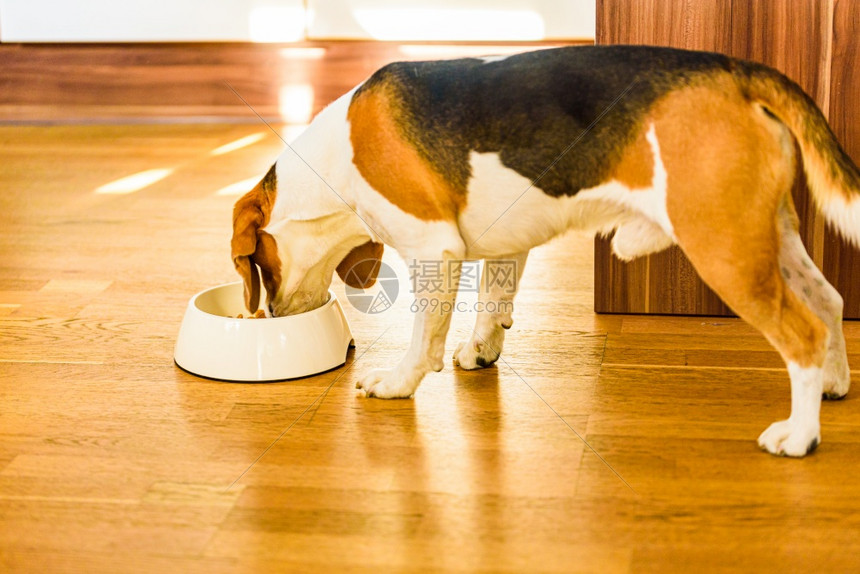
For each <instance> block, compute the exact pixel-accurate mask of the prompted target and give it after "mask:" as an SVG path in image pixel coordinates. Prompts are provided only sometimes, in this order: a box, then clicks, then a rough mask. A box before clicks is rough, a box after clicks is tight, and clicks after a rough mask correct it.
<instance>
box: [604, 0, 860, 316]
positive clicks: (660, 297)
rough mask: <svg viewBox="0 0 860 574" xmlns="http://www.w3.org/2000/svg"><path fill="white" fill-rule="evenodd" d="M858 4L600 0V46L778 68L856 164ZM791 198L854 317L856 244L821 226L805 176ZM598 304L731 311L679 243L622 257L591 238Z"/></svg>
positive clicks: (859, 283) (624, 309) (621, 308)
mask: <svg viewBox="0 0 860 574" xmlns="http://www.w3.org/2000/svg"><path fill="white" fill-rule="evenodd" d="M858 38H860V3H858V2H855V1H853V0H792V1H791V2H785V1H784V0H688V1H685V2H678V1H677V0H649V1H647V2H643V1H640V0H598V1H597V39H596V41H597V43H598V44H654V45H662V46H674V47H678V48H688V49H698V50H709V51H715V52H722V53H725V54H728V55H731V56H735V57H738V58H745V59H750V60H756V61H759V62H763V63H765V64H768V65H771V66H773V67H775V68H776V69H778V70H780V71H782V72H783V73H785V74H786V75H788V76H789V77H791V78H792V79H793V80H795V81H796V82H797V83H799V84H800V85H801V86H802V87H803V89H804V90H806V91H807V93H809V95H810V96H812V97H813V98H814V99H815V101H816V102H817V103H818V105H819V107H821V109H822V110H823V111H824V113H825V115H826V116H827V117H828V119H829V120H830V124H831V126H832V127H833V130H834V132H835V133H836V136H837V138H838V139H839V141H840V142H841V143H842V145H843V147H844V148H845V149H846V150H847V151H848V153H849V154H850V155H851V156H852V158H853V159H854V161H855V162H860V63H858V61H857V60H856V55H857V54H858V53H860V39H858ZM798 179H799V183H798V184H797V185H796V186H795V190H794V198H795V203H796V205H797V210H798V213H799V215H800V218H801V226H802V229H801V234H802V235H803V238H804V242H805V243H806V246H807V249H808V251H809V253H810V255H811V256H812V258H813V260H814V261H815V262H816V264H817V265H818V266H819V267H820V268H821V269H822V270H823V271H824V273H825V275H826V276H827V278H828V280H830V282H831V283H833V284H834V285H835V286H836V288H837V289H838V290H839V292H840V293H842V295H843V297H844V298H845V316H846V317H847V318H860V252H858V250H857V249H855V248H853V247H851V246H849V245H848V244H847V243H845V242H844V241H843V240H842V239H840V238H839V237H838V236H836V235H835V234H834V233H833V232H831V231H830V230H829V229H827V228H826V227H825V223H824V219H823V217H822V216H821V215H820V214H818V213H816V212H815V209H814V207H813V205H812V204H811V202H810V200H809V197H808V194H807V191H806V189H805V185H804V183H803V177H802V175H801V176H800V177H799V178H798ZM595 310H596V311H597V312H602V313H652V314H678V315H728V314H731V310H730V309H728V307H726V306H725V304H723V303H722V301H720V299H719V297H717V296H716V295H715V294H714V293H713V292H712V291H711V290H710V289H708V287H707V286H706V285H705V284H704V283H702V281H701V280H699V279H698V277H697V276H696V273H695V271H694V270H693V268H692V266H691V265H690V263H689V262H688V261H687V260H686V258H684V255H683V254H682V253H681V251H680V249H678V248H677V247H675V248H672V249H669V250H667V251H665V252H663V253H659V254H656V255H652V256H649V257H646V258H642V259H640V260H637V261H633V262H631V263H623V262H621V261H619V260H618V259H617V258H615V257H614V256H613V255H612V254H611V250H610V246H609V241H608V240H601V239H598V240H597V241H596V244H595Z"/></svg>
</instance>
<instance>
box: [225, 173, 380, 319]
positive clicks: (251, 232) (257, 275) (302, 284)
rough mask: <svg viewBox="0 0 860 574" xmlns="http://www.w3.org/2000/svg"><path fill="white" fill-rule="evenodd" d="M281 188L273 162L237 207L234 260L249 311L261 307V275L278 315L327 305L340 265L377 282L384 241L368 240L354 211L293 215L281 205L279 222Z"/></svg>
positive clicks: (350, 276) (360, 284)
mask: <svg viewBox="0 0 860 574" xmlns="http://www.w3.org/2000/svg"><path fill="white" fill-rule="evenodd" d="M277 188H278V182H277V178H276V176H275V167H274V166H272V169H271V170H269V173H268V174H266V176H265V177H264V178H263V180H262V181H261V182H260V183H258V184H257V185H256V187H254V189H252V190H251V191H249V192H248V193H247V194H245V195H244V196H243V197H242V198H240V199H239V201H237V202H236V205H235V207H234V208H233V238H232V240H231V251H232V257H233V265H234V266H235V267H236V271H237V272H238V273H239V275H240V276H241V277H242V280H243V282H244V284H245V306H246V307H247V308H248V311H249V312H251V313H254V312H256V310H257V309H258V308H259V307H260V295H261V290H260V283H261V280H262V285H263V287H264V288H265V290H266V308H267V310H268V312H269V313H270V314H271V315H272V316H274V317H280V316H284V315H294V314H297V313H303V312H305V311H309V310H311V309H315V308H317V307H319V306H320V305H322V304H324V303H325V302H326V300H327V299H328V288H329V286H330V285H331V279H332V275H333V273H334V271H335V270H337V273H338V275H339V276H340V278H341V279H343V281H344V282H345V283H346V284H347V285H350V286H351V287H355V288H356V289H365V288H367V287H370V286H372V285H373V284H374V283H375V282H376V276H377V274H378V273H379V267H380V261H381V259H382V252H383V246H382V244H381V243H375V242H373V241H368V236H367V232H366V231H365V230H364V229H363V228H362V227H361V226H360V225H359V224H358V223H357V222H356V219H357V217H356V216H355V214H354V213H353V212H352V211H350V210H349V209H338V210H334V211H330V212H327V213H322V214H315V215H318V216H314V217H310V218H307V217H304V216H305V215H306V214H291V213H289V209H286V210H285V209H283V205H284V204H279V209H278V213H277V217H276V219H277V221H273V217H272V213H273V210H274V207H275V199H276V198H277V195H278V189H277ZM344 207H345V206H344ZM284 211H287V212H286V213H283V212H284ZM299 215H302V217H299Z"/></svg>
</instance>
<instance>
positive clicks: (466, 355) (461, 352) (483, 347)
mask: <svg viewBox="0 0 860 574" xmlns="http://www.w3.org/2000/svg"><path fill="white" fill-rule="evenodd" d="M494 342H495V341H492V342H487V341H483V340H481V339H475V338H473V339H472V340H470V341H461V342H460V343H459V344H457V349H456V350H455V351H454V366H455V367H460V368H461V369H466V370H467V371H471V370H472V369H483V368H485V367H489V366H490V365H492V364H493V363H495V362H496V361H498V360H499V351H498V350H497V349H494V348H493V343H494ZM500 342H501V341H499V343H500ZM496 346H497V347H500V346H501V345H500V344H496Z"/></svg>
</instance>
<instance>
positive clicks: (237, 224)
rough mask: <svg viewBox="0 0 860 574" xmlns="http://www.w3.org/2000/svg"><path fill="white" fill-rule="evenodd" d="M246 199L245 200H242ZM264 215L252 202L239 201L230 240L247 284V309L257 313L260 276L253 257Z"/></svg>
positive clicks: (237, 264) (237, 266)
mask: <svg viewBox="0 0 860 574" xmlns="http://www.w3.org/2000/svg"><path fill="white" fill-rule="evenodd" d="M242 199H245V198H242ZM262 220H263V214H262V213H260V210H259V209H257V208H256V207H255V206H254V205H252V204H251V203H250V202H244V204H243V201H242V200H239V202H237V203H236V207H235V209H234V210H233V238H232V239H231V240H230V248H231V251H232V257H233V265H234V266H235V267H236V271H238V272H239V275H240V276H241V277H242V281H243V282H244V284H245V307H247V308H248V311H250V312H251V313H255V312H256V311H257V309H258V308H259V307H260V275H259V274H258V273H257V265H256V264H255V263H254V260H253V256H254V254H255V253H256V251H257V231H258V230H259V229H260V224H261V222H262Z"/></svg>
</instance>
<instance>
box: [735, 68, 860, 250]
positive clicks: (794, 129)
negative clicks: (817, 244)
mask: <svg viewBox="0 0 860 574" xmlns="http://www.w3.org/2000/svg"><path fill="white" fill-rule="evenodd" d="M734 73H735V76H736V78H737V79H738V82H739V85H740V86H741V89H743V90H744V92H745V93H746V95H747V96H748V97H749V98H750V99H751V100H752V101H755V102H758V103H759V104H761V105H762V106H764V108H765V110H766V111H767V112H769V113H770V114H771V115H773V116H775V117H776V118H777V119H778V120H779V121H781V122H782V123H783V124H785V125H786V126H787V127H788V129H789V130H790V131H791V133H792V134H793V135H794V138H795V139H796V140H797V143H798V146H799V147H800V153H801V156H802V157H803V170H804V172H805V173H806V180H807V184H808V186H809V189H810V191H811V192H812V197H813V199H814V200H815V204H816V205H817V206H818V209H819V210H820V211H821V212H822V213H823V214H824V217H825V218H826V219H827V221H828V222H829V223H830V224H831V225H832V226H833V227H835V228H836V229H837V230H838V231H839V232H840V233H841V234H842V235H843V236H844V237H846V238H848V239H849V240H850V241H851V242H852V243H853V244H854V245H855V246H860V170H858V169H857V166H856V165H855V164H854V162H853V161H852V160H851V158H850V157H849V156H848V154H847V153H845V150H843V149H842V147H841V146H840V145H839V142H838V141H836V137H835V136H834V135H833V132H832V131H831V130H830V126H829V125H828V124H827V120H826V119H825V118H824V115H823V114H822V113H821V110H819V109H818V106H816V105H815V102H813V101H812V99H811V98H810V97H809V96H808V95H806V93H805V92H804V91H803V90H802V89H801V88H800V86H798V85H797V84H795V83H794V82H793V81H791V80H790V79H788V78H786V77H785V76H783V75H782V74H780V73H779V72H777V71H776V70H773V69H771V68H768V67H766V66H763V65H761V64H755V63H752V62H743V61H741V62H736V66H735V69H734Z"/></svg>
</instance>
